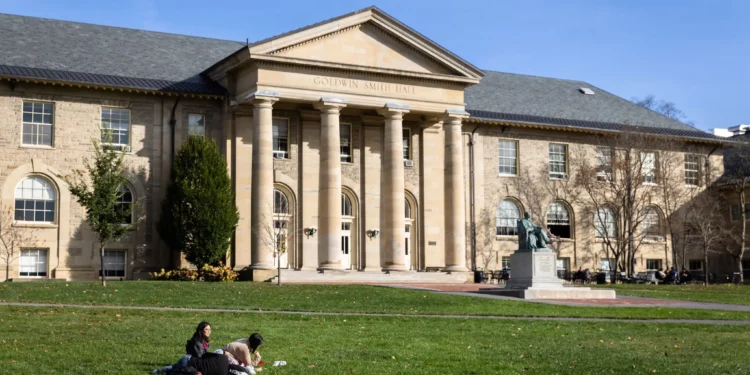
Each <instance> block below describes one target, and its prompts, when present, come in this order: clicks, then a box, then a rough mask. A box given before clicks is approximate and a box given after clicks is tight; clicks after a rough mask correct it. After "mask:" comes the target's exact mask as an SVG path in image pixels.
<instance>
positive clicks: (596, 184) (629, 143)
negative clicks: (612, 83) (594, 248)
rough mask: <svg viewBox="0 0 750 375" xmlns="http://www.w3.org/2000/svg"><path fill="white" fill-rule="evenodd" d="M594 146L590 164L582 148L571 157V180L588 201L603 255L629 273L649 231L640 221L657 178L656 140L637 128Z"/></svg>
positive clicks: (602, 140)
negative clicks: (572, 167)
mask: <svg viewBox="0 0 750 375" xmlns="http://www.w3.org/2000/svg"><path fill="white" fill-rule="evenodd" d="M596 144H597V146H596V148H597V149H596V153H597V156H596V158H595V159H594V160H595V162H593V163H592V162H591V161H590V160H591V158H590V153H587V151H586V150H582V151H581V152H580V153H579V155H577V157H575V158H574V159H573V161H572V164H574V168H575V169H576V170H577V173H578V175H577V176H576V179H575V182H576V185H577V186H578V187H579V188H580V189H581V190H582V194H583V196H584V198H585V200H586V201H587V202H588V204H589V205H590V210H589V212H588V213H589V214H591V215H593V217H594V225H595V228H596V230H597V237H599V238H600V240H601V241H602V244H603V246H604V249H605V252H606V254H607V257H609V254H610V253H611V254H612V256H613V257H614V260H615V268H616V271H617V270H623V271H625V272H627V274H628V275H632V273H633V264H634V261H635V257H636V253H637V251H638V249H639V248H640V246H641V244H642V243H643V240H644V239H646V238H648V237H649V235H650V234H651V233H649V231H648V230H646V228H644V227H643V224H644V223H645V221H646V220H647V218H648V210H647V208H648V207H649V206H650V205H651V204H652V202H653V201H654V200H655V199H654V196H655V189H656V183H657V182H658V179H659V178H660V176H659V170H658V163H657V162H656V159H658V151H656V150H657V148H656V147H657V145H658V143H657V142H656V140H655V138H654V137H652V136H650V135H648V134H645V133H643V132H639V131H637V129H624V130H623V131H621V132H620V133H618V134H615V135H610V136H602V137H600V138H599V139H598V141H597V142H596Z"/></svg>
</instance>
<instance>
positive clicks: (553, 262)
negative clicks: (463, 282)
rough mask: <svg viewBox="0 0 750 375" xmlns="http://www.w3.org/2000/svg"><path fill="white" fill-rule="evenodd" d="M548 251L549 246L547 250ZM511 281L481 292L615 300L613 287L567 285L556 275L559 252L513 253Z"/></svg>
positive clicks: (526, 297)
mask: <svg viewBox="0 0 750 375" xmlns="http://www.w3.org/2000/svg"><path fill="white" fill-rule="evenodd" d="M547 250H549V249H547ZM510 269H511V274H510V280H508V283H507V284H506V285H505V288H491V289H489V288H488V289H482V290H480V291H479V293H483V294H494V295H501V296H510V297H518V298H523V299H614V298H615V291H614V290H612V289H591V288H584V287H573V286H571V287H566V286H563V281H562V280H560V279H558V278H557V254H555V253H554V252H553V251H552V250H550V251H549V252H539V251H537V252H530V251H526V252H518V251H516V252H515V253H513V255H511V256H510Z"/></svg>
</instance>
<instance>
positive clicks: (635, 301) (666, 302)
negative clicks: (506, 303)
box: [381, 284, 750, 312]
mask: <svg viewBox="0 0 750 375" xmlns="http://www.w3.org/2000/svg"><path fill="white" fill-rule="evenodd" d="M381 286H386V287H391V288H403V289H415V290H429V291H431V292H435V293H445V294H453V295H459V296H470V297H479V298H491V299H504V300H513V301H524V300H520V299H518V298H513V297H504V296H495V295H490V294H479V293H476V291H478V290H480V289H487V288H499V287H502V286H501V285H497V284H489V285H488V284H397V285H395V284H391V285H381ZM525 302H532V303H533V302H536V303H547V304H551V305H566V306H599V307H654V308H659V307H670V308H680V309H701V310H723V311H746V312H750V306H747V305H730V304H724V303H709V302H693V301H681V300H673V299H661V298H648V297H630V296H617V298H616V299H608V300H607V299H590V300H586V299H570V300H531V301H525Z"/></svg>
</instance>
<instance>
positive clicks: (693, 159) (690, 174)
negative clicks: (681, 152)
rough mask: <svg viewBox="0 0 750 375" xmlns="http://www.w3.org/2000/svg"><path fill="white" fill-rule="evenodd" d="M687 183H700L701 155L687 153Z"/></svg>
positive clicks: (695, 184)
mask: <svg viewBox="0 0 750 375" xmlns="http://www.w3.org/2000/svg"><path fill="white" fill-rule="evenodd" d="M685 185H688V186H698V185H700V157H698V155H690V154H685Z"/></svg>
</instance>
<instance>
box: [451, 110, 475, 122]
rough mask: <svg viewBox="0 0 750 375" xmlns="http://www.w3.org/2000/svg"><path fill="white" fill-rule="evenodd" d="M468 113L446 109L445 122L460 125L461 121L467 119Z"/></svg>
mask: <svg viewBox="0 0 750 375" xmlns="http://www.w3.org/2000/svg"><path fill="white" fill-rule="evenodd" d="M469 116H470V115H469V112H466V111H464V110H463V109H448V110H446V111H445V121H446V122H447V123H453V124H455V123H459V124H460V123H461V120H463V119H465V118H469Z"/></svg>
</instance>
